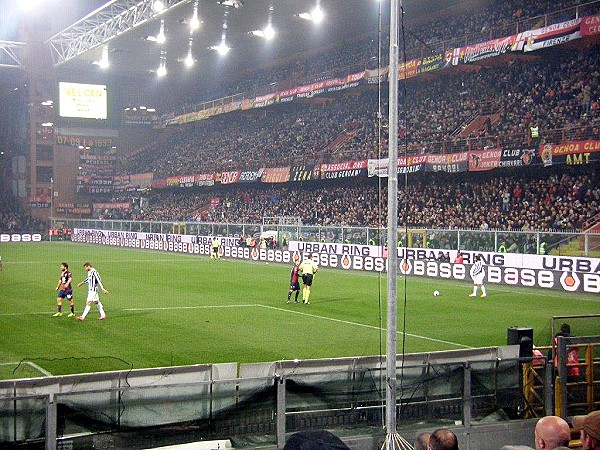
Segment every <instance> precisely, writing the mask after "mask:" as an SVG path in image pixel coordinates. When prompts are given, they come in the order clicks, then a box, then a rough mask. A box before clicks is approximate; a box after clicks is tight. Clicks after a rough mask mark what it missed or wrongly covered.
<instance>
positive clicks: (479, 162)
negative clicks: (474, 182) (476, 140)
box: [468, 148, 502, 172]
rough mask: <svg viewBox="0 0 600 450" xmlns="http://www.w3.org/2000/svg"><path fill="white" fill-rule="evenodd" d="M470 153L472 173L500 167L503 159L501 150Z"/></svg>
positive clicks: (470, 169)
mask: <svg viewBox="0 0 600 450" xmlns="http://www.w3.org/2000/svg"><path fill="white" fill-rule="evenodd" d="M468 153H469V171H470V172H481V171H485V170H492V169H496V168H498V167H500V158H501V157H502V149H500V148H494V149H490V150H479V151H470V152H468Z"/></svg>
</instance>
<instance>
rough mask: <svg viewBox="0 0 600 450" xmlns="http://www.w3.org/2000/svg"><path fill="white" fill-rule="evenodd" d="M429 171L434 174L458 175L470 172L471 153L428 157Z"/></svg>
mask: <svg viewBox="0 0 600 450" xmlns="http://www.w3.org/2000/svg"><path fill="white" fill-rule="evenodd" d="M427 165H428V169H429V170H431V171H433V172H448V173H458V172H466V171H467V170H469V153H468V152H461V153H451V154H449V155H427Z"/></svg>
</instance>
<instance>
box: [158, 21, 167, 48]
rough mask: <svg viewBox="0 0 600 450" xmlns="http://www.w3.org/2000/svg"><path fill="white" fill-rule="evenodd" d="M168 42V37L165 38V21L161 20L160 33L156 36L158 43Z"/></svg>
mask: <svg viewBox="0 0 600 450" xmlns="http://www.w3.org/2000/svg"><path fill="white" fill-rule="evenodd" d="M166 40H167V37H166V36H165V20H164V19H161V21H160V31H159V32H158V34H157V35H156V42H158V43H159V44H164V43H165V41H166Z"/></svg>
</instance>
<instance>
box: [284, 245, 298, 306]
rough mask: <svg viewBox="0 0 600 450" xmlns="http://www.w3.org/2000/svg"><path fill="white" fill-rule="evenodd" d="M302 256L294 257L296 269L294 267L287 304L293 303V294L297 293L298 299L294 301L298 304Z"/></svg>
mask: <svg viewBox="0 0 600 450" xmlns="http://www.w3.org/2000/svg"><path fill="white" fill-rule="evenodd" d="M299 270H300V256H299V255H294V267H292V272H291V274H290V290H289V292H288V298H287V302H288V303H290V302H291V301H292V292H294V291H296V298H295V299H294V302H295V303H298V294H300V272H299Z"/></svg>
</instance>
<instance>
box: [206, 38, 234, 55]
mask: <svg viewBox="0 0 600 450" xmlns="http://www.w3.org/2000/svg"><path fill="white" fill-rule="evenodd" d="M208 48H209V50H214V51H216V52H217V53H218V54H219V55H221V56H225V55H227V53H229V50H231V48H230V47H229V46H228V45H227V44H226V43H225V41H221V43H220V44H219V45H213V46H212V47H208Z"/></svg>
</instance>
